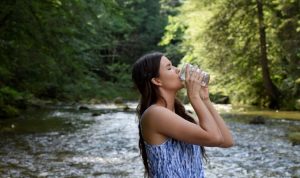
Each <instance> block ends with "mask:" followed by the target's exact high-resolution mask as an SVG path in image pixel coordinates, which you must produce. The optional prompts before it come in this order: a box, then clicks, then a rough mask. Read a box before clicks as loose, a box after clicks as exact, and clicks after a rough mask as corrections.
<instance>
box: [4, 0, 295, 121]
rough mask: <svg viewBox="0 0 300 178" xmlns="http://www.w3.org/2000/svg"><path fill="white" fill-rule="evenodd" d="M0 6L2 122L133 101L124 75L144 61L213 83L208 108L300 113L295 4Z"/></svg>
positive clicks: (15, 2) (148, 1)
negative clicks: (150, 57) (148, 56)
mask: <svg viewBox="0 0 300 178" xmlns="http://www.w3.org/2000/svg"><path fill="white" fill-rule="evenodd" d="M0 5H1V11H0V108H1V109H0V117H1V118H4V117H14V116H17V115H18V114H20V112H21V111H22V109H26V107H28V105H35V104H36V103H39V102H40V101H51V102H56V101H63V102H109V101H112V100H113V99H115V98H117V97H122V98H123V99H125V100H137V99H138V94H137V92H136V90H135V89H134V87H133V84H132V82H131V66H132V64H133V62H134V61H135V60H136V59H137V58H138V57H139V56H141V55H142V54H144V53H146V52H149V51H161V52H164V53H165V54H166V56H167V57H169V58H170V59H171V60H172V61H173V64H174V65H178V64H181V63H186V62H189V63H193V64H197V65H199V66H200V67H201V68H203V69H204V70H206V71H208V72H209V73H211V76H212V79H211V84H210V85H211V93H212V98H213V99H214V100H215V101H216V102H217V101H219V102H222V103H229V102H230V103H232V104H247V105H255V106H259V107H268V108H272V109H284V110H300V47H299V46H300V1H298V0H285V1H282V0H273V1H261V0H249V1H244V0H202V1H198V0H89V1H83V0H76V1H60V0H45V1H37V0H31V1H19V0H2V1H1V2H0Z"/></svg>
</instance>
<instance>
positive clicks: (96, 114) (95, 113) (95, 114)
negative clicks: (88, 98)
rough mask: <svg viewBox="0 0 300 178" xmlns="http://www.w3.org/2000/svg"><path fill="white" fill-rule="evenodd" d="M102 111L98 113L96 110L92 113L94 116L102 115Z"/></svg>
mask: <svg viewBox="0 0 300 178" xmlns="http://www.w3.org/2000/svg"><path fill="white" fill-rule="evenodd" d="M101 114H102V113H97V112H94V113H92V116H93V117H96V116H100V115H101Z"/></svg>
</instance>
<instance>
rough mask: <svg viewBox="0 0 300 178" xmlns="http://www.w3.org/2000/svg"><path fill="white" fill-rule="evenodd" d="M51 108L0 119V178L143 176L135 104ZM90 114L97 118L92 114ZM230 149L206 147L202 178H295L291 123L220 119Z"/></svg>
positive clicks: (299, 154) (297, 154) (296, 153)
mask: <svg viewBox="0 0 300 178" xmlns="http://www.w3.org/2000/svg"><path fill="white" fill-rule="evenodd" d="M129 106H130V108H131V109H132V110H131V111H126V112H124V111H122V109H117V107H116V106H114V105H91V106H89V108H90V110H85V111H79V110H78V109H77V107H70V106H68V107H60V108H52V109H49V110H45V111H39V112H37V111H35V112H34V113H32V112H29V113H25V114H24V117H21V118H18V119H11V120H6V121H1V123H0V124H1V132H0V136H1V140H0V145H1V147H0V177H143V165H142V161H141V158H140V156H139V150H138V146H137V142H138V130H137V118H136V116H135V114H134V112H133V108H134V107H135V106H136V105H135V104H132V103H129ZM92 113H97V114H100V115H98V116H92ZM226 122H227V123H228V125H229V127H230V128H231V130H232V133H233V136H234V140H235V146H234V147H231V148H227V149H221V148H206V150H207V154H208V156H209V162H207V163H205V174H206V177H209V178H214V177H278V178H279V177H280V178H281V177H297V176H299V175H300V146H292V144H291V143H290V142H289V141H288V139H287V130H288V127H289V126H290V125H293V126H294V125H298V126H299V125H300V122H297V121H285V120H278V119H277V120H268V121H267V122H266V124H265V125H250V124H247V123H243V122H236V121H235V119H234V118H231V117H226Z"/></svg>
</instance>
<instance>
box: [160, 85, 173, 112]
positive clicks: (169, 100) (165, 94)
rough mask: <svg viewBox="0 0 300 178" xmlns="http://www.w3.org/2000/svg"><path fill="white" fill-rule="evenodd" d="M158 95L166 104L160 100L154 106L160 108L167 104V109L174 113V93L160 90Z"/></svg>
mask: <svg viewBox="0 0 300 178" xmlns="http://www.w3.org/2000/svg"><path fill="white" fill-rule="evenodd" d="M160 94H161V96H162V97H163V98H164V99H165V101H166V102H167V103H165V102H164V101H163V99H160V100H158V102H157V103H156V104H158V105H161V106H165V104H167V108H168V109H169V110H171V111H174V112H175V108H174V104H175V97H176V92H171V91H165V90H160Z"/></svg>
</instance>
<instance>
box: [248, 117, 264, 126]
mask: <svg viewBox="0 0 300 178" xmlns="http://www.w3.org/2000/svg"><path fill="white" fill-rule="evenodd" d="M265 123H266V121H265V119H264V118H263V117H262V116H256V117H254V118H253V119H251V120H250V121H249V124H265Z"/></svg>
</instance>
